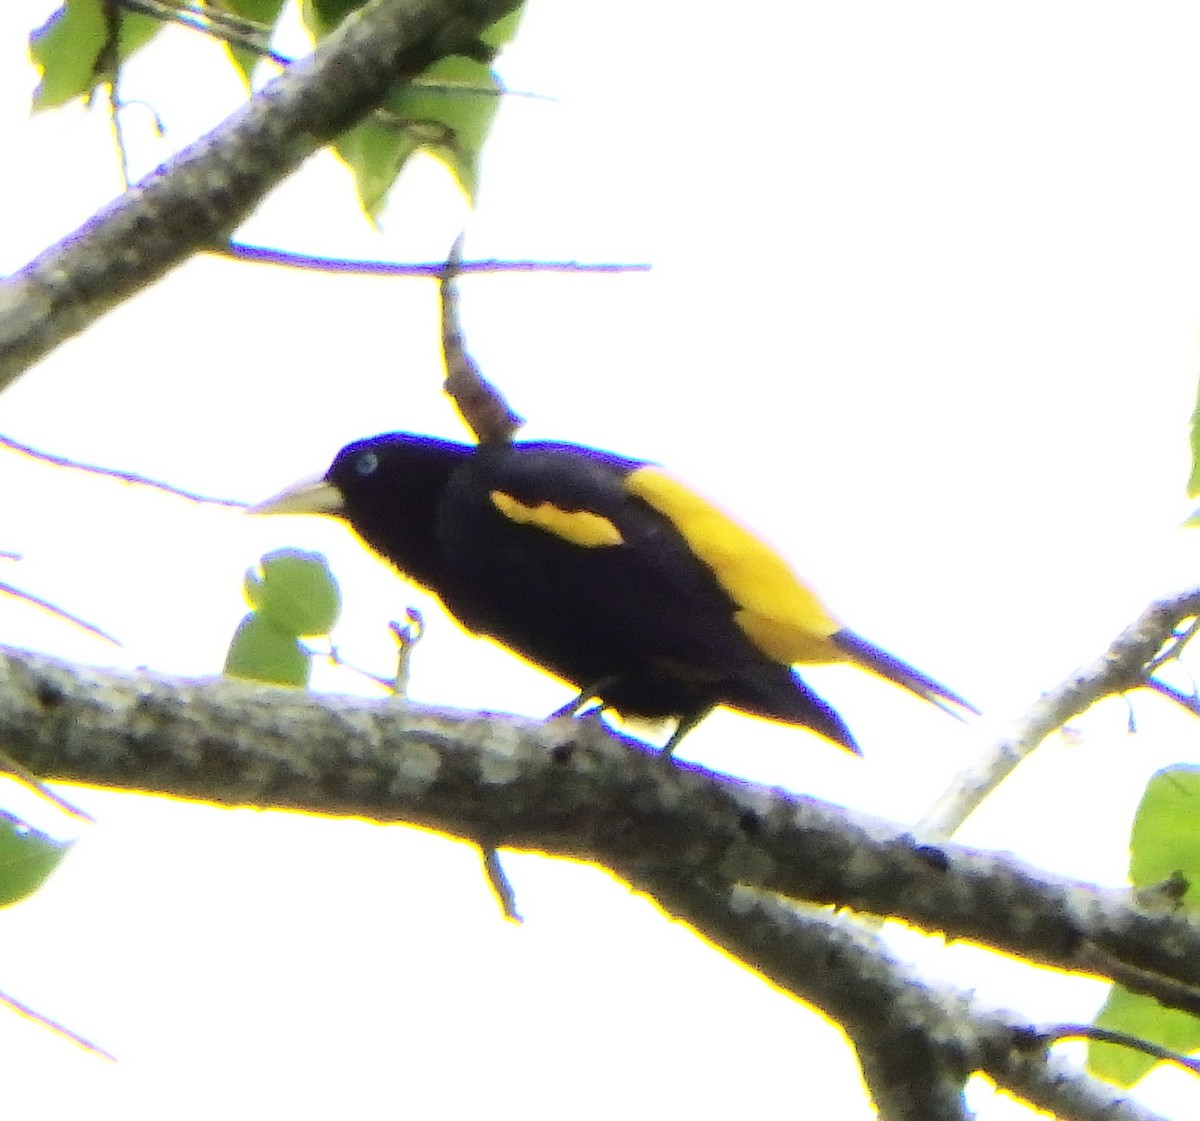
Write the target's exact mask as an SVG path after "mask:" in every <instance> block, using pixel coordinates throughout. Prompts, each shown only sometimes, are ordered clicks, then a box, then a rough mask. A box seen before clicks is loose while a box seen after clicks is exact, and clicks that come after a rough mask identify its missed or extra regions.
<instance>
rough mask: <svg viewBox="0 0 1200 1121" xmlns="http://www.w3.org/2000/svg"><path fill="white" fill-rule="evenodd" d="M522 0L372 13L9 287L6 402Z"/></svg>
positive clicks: (2, 306)
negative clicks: (40, 364) (398, 87)
mask: <svg viewBox="0 0 1200 1121" xmlns="http://www.w3.org/2000/svg"><path fill="white" fill-rule="evenodd" d="M516 2H517V0H371V2H370V3H368V4H367V5H366V7H364V8H363V9H362V10H361V11H360V12H358V13H356V14H354V15H351V16H350V17H349V18H348V19H347V20H346V21H345V23H344V24H343V25H342V26H341V27H339V28H338V29H337V31H335V32H334V33H333V34H332V35H330V36H329V37H328V38H327V39H325V40H324V41H323V42H322V43H321V44H320V46H319V47H318V48H317V50H316V51H314V53H313V54H312V55H310V56H309V57H308V58H307V59H304V60H302V61H300V62H298V63H296V64H295V65H293V66H291V67H289V68H288V70H287V71H285V72H284V73H283V74H282V75H280V76H279V77H278V78H276V79H275V80H274V81H273V82H272V83H271V84H270V85H269V86H267V87H266V88H265V89H264V90H263V91H262V92H261V93H259V94H257V95H256V96H255V97H254V98H252V99H251V100H250V101H249V102H247V104H246V105H245V106H243V107H242V108H241V109H240V110H239V111H238V112H237V113H234V114H233V115H232V116H231V117H230V118H229V119H228V120H226V121H225V122H224V123H222V124H221V125H220V126H219V127H218V128H217V129H215V130H214V131H213V132H211V133H209V134H208V135H207V136H205V137H203V138H202V139H200V140H198V141H197V142H196V143H195V144H193V145H191V146H190V147H189V148H187V149H185V150H184V151H183V152H181V153H180V154H179V155H178V156H176V157H174V158H173V159H171V160H169V161H168V162H167V163H165V164H164V165H163V166H162V167H160V168H159V169H158V170H157V171H155V172H153V173H152V174H150V175H149V176H147V177H146V178H145V179H143V180H142V181H141V182H140V183H138V184H137V185H136V186H134V187H132V188H130V190H128V191H126V192H125V194H124V195H122V196H121V197H120V198H119V199H117V200H116V201H115V202H113V203H112V204H110V205H109V206H108V207H106V208H105V209H103V210H102V211H100V213H98V214H97V215H96V216H95V217H94V218H92V219H90V220H89V221H88V222H86V223H85V224H84V225H83V226H82V227H80V228H79V229H78V230H76V231H75V232H74V233H73V234H70V235H68V236H67V237H66V238H64V239H63V240H62V241H60V242H59V243H58V244H57V245H55V246H53V247H52V248H50V249H48V250H46V252H44V253H42V254H41V255H40V256H39V257H37V258H36V259H35V260H34V261H32V262H31V263H30V264H28V265H27V266H26V267H25V268H23V269H22V270H21V271H20V272H18V273H16V274H14V275H13V276H12V277H10V278H9V279H8V280H6V281H4V283H3V284H0V389H3V388H4V387H5V386H6V385H8V384H9V383H10V382H12V381H13V380H14V379H15V378H17V377H18V376H19V375H20V374H21V373H22V372H23V371H24V370H25V369H27V368H28V367H29V366H31V365H32V364H33V363H34V362H36V361H38V360H39V359H40V358H42V357H44V356H45V355H46V354H47V353H48V352H49V351H50V350H52V349H53V348H54V347H56V346H57V345H58V344H59V343H61V342H63V341H64V340H66V339H68V338H70V337H71V336H72V335H75V334H78V333H79V332H80V331H82V330H83V329H84V328H86V327H87V326H88V325H89V324H91V323H92V322H93V321H94V320H95V319H97V318H98V317H99V316H100V315H102V314H103V313H104V312H106V311H108V310H109V309H110V308H112V307H115V306H116V305H117V304H119V303H121V302H122V301H123V300H125V299H127V298H128V297H129V296H131V295H132V294H133V293H134V292H136V291H138V290H139V289H141V288H144V287H146V286H147V285H148V284H151V283H152V282H153V281H155V280H157V279H158V278H159V277H160V276H162V275H163V274H164V273H165V272H167V271H168V270H170V269H171V268H174V267H175V266H176V265H178V264H179V263H180V262H182V261H183V260H184V259H186V258H187V257H189V256H190V255H191V254H193V253H195V252H197V251H199V250H202V249H207V248H210V247H213V246H216V245H219V244H220V243H222V242H223V241H225V240H227V239H228V237H229V235H230V234H231V233H232V232H233V230H234V229H235V228H236V227H237V225H238V224H239V223H240V222H241V221H242V220H243V219H244V218H245V217H246V216H247V215H248V214H249V213H250V212H251V211H252V210H253V209H254V208H255V207H256V206H257V205H258V203H259V202H260V201H261V200H262V198H263V197H264V196H265V195H266V193H267V192H268V191H269V190H270V189H271V188H272V187H274V186H275V185H276V184H277V183H278V182H279V181H280V180H282V179H283V178H284V177H285V176H287V175H288V174H290V173H291V172H292V171H294V170H295V169H296V168H297V167H298V166H299V165H300V164H301V163H302V162H303V161H304V160H305V159H307V158H308V157H309V156H310V155H312V153H313V152H315V151H317V150H318V149H319V148H321V147H323V146H324V145H325V144H328V143H329V142H330V141H331V140H333V139H334V138H335V137H337V136H338V135H339V134H340V133H342V132H344V131H345V130H346V129H347V128H349V127H350V126H351V125H352V124H354V123H355V121H357V120H359V119H360V118H361V117H363V116H364V115H365V114H366V113H368V112H370V111H371V110H372V109H374V108H375V107H377V106H378V105H379V104H380V103H381V102H382V101H383V99H384V96H385V94H386V93H387V91H388V89H389V88H390V87H391V86H392V85H393V84H394V83H396V82H398V81H404V80H406V79H410V78H412V77H414V76H415V75H417V74H419V73H420V72H421V71H422V70H424V69H425V68H426V67H427V66H428V65H429V64H430V63H431V62H433V61H435V60H436V59H439V58H442V57H444V56H446V55H449V54H453V53H455V52H456V51H457V50H461V49H466V48H467V47H468V46H469V45H470V44H471V43H473V42H474V41H475V40H476V38H477V36H478V35H479V33H480V32H481V31H482V30H483V29H484V28H485V27H487V26H488V25H490V24H492V23H494V22H495V21H496V20H497V19H499V18H500V17H501V16H503V15H505V14H506V13H507V12H509V11H510V10H511V9H512V8H514V7H516Z"/></svg>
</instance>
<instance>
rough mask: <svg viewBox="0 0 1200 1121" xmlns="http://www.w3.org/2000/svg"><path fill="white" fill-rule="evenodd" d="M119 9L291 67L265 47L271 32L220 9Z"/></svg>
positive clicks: (136, 4) (122, 0) (129, 1)
mask: <svg viewBox="0 0 1200 1121" xmlns="http://www.w3.org/2000/svg"><path fill="white" fill-rule="evenodd" d="M115 3H116V5H117V6H119V7H121V8H124V9H125V10H126V11H130V12H138V13H140V14H141V15H145V16H151V17H152V18H154V19H157V20H162V21H163V22H164V23H178V24H180V25H181V26H183V27H187V28H189V29H191V30H192V31H199V32H200V34H202V35H207V36H209V37H210V38H213V39H219V40H221V41H222V42H224V43H228V44H229V45H230V46H233V47H241V48H243V49H244V50H247V51H251V52H252V53H254V54H256V55H258V56H259V57H260V58H266V59H269V60H270V61H271V62H274V63H275V64H276V65H278V66H281V67H285V68H286V67H288V66H290V65H291V63H292V60H291V59H289V58H285V57H284V56H283V55H281V54H277V53H276V52H275V51H273V50H271V48H270V47H269V46H268V45H266V41H267V40H269V37H270V33H271V29H270V28H269V27H265V26H263V25H262V24H254V23H251V22H250V21H249V20H246V19H241V18H239V17H235V16H230V15H228V14H227V13H224V12H222V11H220V9H218V8H204V9H203V10H201V9H199V8H193V7H191V6H190V5H182V6H180V5H175V4H168V3H163V2H161V0H115Z"/></svg>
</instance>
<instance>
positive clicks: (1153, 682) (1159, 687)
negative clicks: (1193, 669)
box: [1146, 677, 1200, 716]
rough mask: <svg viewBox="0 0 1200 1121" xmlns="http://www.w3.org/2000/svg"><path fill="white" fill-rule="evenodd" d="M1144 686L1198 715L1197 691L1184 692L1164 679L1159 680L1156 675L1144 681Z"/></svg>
mask: <svg viewBox="0 0 1200 1121" xmlns="http://www.w3.org/2000/svg"><path fill="white" fill-rule="evenodd" d="M1146 688H1147V689H1152V690H1153V691H1154V692H1156V693H1157V694H1158V695H1159V696H1160V697H1166V698H1167V700H1169V701H1174V702H1175V703H1176V704H1177V705H1179V706H1180V708H1182V709H1184V711H1186V712H1189V713H1191V714H1192V715H1193V716H1200V693H1197V692H1196V690H1195V689H1193V690H1192V691H1191V692H1190V693H1184V692H1183V691H1182V690H1179V689H1176V688H1175V687H1174V686H1172V685H1168V684H1167V683H1166V682H1165V681H1160V680H1159V679H1158V678H1157V677H1151V678H1150V679H1149V680H1148V681H1147V682H1146Z"/></svg>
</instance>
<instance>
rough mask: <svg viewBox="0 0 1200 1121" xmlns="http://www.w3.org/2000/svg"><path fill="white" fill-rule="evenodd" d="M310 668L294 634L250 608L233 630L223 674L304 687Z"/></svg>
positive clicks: (305, 652) (307, 658)
mask: <svg viewBox="0 0 1200 1121" xmlns="http://www.w3.org/2000/svg"><path fill="white" fill-rule="evenodd" d="M311 668H312V664H311V659H310V658H309V655H308V651H306V650H305V649H304V647H302V646H301V645H300V643H299V642H297V641H296V636H295V635H293V634H288V633H286V632H285V631H282V630H280V629H279V628H278V627H277V626H275V624H274V623H273V622H272V621H271V620H270V619H269V618H267V617H266V616H265V615H262V614H260V613H259V612H257V611H251V612H250V613H249V614H248V615H247V616H246V617H245V618H244V619H243V620H242V621H241V623H240V624H239V626H238V629H237V631H235V632H234V636H233V641H232V642H230V644H229V653H228V654H227V655H226V658H225V669H224V673H225V676H226V677H241V678H244V679H246V680H248V681H265V682H267V683H268V684H271V685H291V686H293V687H295V688H297V689H304V688H306V687H307V686H308V675H309V671H310V670H311Z"/></svg>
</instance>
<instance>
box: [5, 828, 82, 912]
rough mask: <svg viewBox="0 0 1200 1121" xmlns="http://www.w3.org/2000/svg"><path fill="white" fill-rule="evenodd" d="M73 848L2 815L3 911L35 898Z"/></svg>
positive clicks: (66, 843) (70, 843)
mask: <svg viewBox="0 0 1200 1121" xmlns="http://www.w3.org/2000/svg"><path fill="white" fill-rule="evenodd" d="M72 844H73V842H71V841H56V840H53V839H52V838H51V837H49V836H47V835H46V834H45V833H39V832H38V831H37V830H36V829H31V828H30V827H29V826H28V825H26V824H25V823H24V822H22V821H18V820H17V819H16V818H14V817H12V816H10V815H9V814H6V813H4V812H3V811H0V907H8V906H11V905H12V904H13V903H16V902H17V901H18V900H21V899H24V898H25V897H26V896H27V895H32V894H33V893H34V892H35V891H36V890H37V889H38V888H39V887H41V885H42V883H43V881H44V880H45V879H46V877H47V876H49V875H50V873H51V872H53V871H54V869H55V868H57V867H58V865H59V862H60V861H61V860H62V858H63V857H64V856H66V855H67V852H68V850H69V849H70V848H71V845H72Z"/></svg>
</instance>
